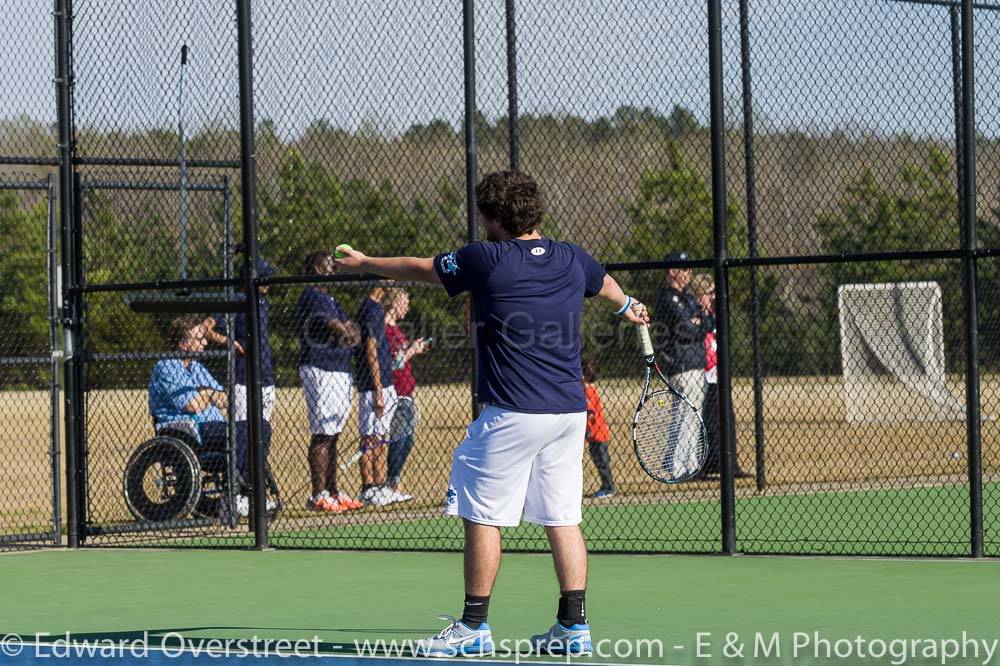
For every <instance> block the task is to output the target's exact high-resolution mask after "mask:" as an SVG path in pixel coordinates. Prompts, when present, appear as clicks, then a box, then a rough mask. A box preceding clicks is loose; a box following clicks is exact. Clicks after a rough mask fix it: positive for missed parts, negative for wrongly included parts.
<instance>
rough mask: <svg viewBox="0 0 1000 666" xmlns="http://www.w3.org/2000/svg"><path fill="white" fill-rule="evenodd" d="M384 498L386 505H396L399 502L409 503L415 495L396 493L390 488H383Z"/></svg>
mask: <svg viewBox="0 0 1000 666" xmlns="http://www.w3.org/2000/svg"><path fill="white" fill-rule="evenodd" d="M380 490H381V491H382V497H384V498H385V500H386V504H396V503H397V502H409V501H410V500H411V499H413V495H410V494H408V493H400V492H396V491H395V490H393V489H392V488H390V487H389V486H381V488H380Z"/></svg>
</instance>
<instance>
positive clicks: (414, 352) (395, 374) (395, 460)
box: [385, 289, 429, 499]
mask: <svg viewBox="0 0 1000 666" xmlns="http://www.w3.org/2000/svg"><path fill="white" fill-rule="evenodd" d="M409 311H410V295H409V294H408V293H406V291H405V290H403V289H389V290H388V292H387V293H386V296H385V334H386V337H387V338H388V339H389V352H390V354H391V355H392V385H393V386H394V387H395V389H396V395H397V397H398V399H399V403H398V404H397V406H396V412H395V413H394V414H393V416H392V424H391V425H390V426H389V462H388V467H389V469H388V481H387V483H388V485H389V487H390V488H392V489H393V490H395V491H396V492H401V491H400V486H401V485H402V481H403V466H404V465H405V464H406V459H407V457H409V455H410V451H411V450H412V449H413V435H414V430H415V427H416V403H415V402H414V401H413V391H414V389H415V388H416V386H417V380H416V378H415V377H414V376H413V370H412V368H411V361H412V359H413V357H414V356H418V355H420V354H423V353H424V352H426V351H427V349H428V346H429V344H428V341H427V340H425V339H424V338H417V339H416V340H414V341H413V342H412V343H410V341H409V340H408V339H407V338H406V334H405V333H403V330H402V329H401V328H400V326H399V322H400V321H401V320H402V319H404V318H405V317H406V315H407V313H408V312H409ZM405 496H406V497H407V498H408V499H412V497H411V496H410V495H405Z"/></svg>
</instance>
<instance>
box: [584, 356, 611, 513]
mask: <svg viewBox="0 0 1000 666" xmlns="http://www.w3.org/2000/svg"><path fill="white" fill-rule="evenodd" d="M595 381H597V365H596V364H595V363H594V362H593V361H592V360H586V361H584V362H583V393H584V395H585V396H586V397H587V448H588V449H589V450H590V459H591V460H593V461H594V465H595V466H596V467H597V473H598V474H600V475H601V487H600V489H598V490H597V492H595V493H591V494H590V495H589V497H594V498H597V499H604V498H605V497H611V496H613V495H614V494H615V492H616V490H617V489H616V488H615V480H614V476H612V474H611V454H609V453H608V441H609V440H610V439H611V430H610V429H609V428H608V422H607V421H606V420H605V419H604V405H602V404H601V396H600V395H598V394H597V386H595V385H594V382H595Z"/></svg>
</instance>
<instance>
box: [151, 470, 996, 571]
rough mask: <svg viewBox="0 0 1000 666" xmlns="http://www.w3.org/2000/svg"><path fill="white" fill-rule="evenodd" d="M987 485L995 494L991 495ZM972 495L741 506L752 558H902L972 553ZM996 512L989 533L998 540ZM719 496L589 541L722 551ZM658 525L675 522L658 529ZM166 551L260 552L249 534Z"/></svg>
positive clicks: (325, 532) (821, 496)
mask: <svg viewBox="0 0 1000 666" xmlns="http://www.w3.org/2000/svg"><path fill="white" fill-rule="evenodd" d="M996 485H997V484H987V488H986V491H987V492H991V486H996ZM968 507H969V494H968V489H967V487H965V486H962V485H945V486H935V487H926V488H906V489H895V490H871V491H856V492H822V493H798V494H787V495H774V496H765V497H752V498H745V499H740V500H738V501H737V511H736V524H737V534H738V538H739V543H740V547H741V548H742V549H743V550H744V551H745V552H753V551H766V552H807V553H808V552H821V553H828V554H841V553H852V552H858V551H863V552H873V553H884V554H893V555H931V554H933V555H959V556H965V555H968V554H969V527H968V511H969V509H968ZM993 515H995V514H989V515H988V516H987V525H986V530H985V531H986V534H987V538H989V535H990V534H991V532H992V530H991V525H990V524H989V519H990V518H991V517H992V516H993ZM719 522H720V517H719V504H718V501H716V500H706V501H695V502H674V503H661V504H617V505H607V506H590V507H587V508H585V509H584V531H585V533H586V535H587V539H588V541H589V543H590V544H591V545H592V546H593V547H595V548H598V549H602V550H623V551H651V552H662V551H675V552H683V551H712V550H719V549H720V539H719V531H720V527H719ZM652 525H669V526H673V529H671V530H670V531H662V530H657V531H652V530H651V529H650V526H652ZM504 535H505V541H506V543H507V546H508V548H519V549H525V550H542V549H545V548H546V546H547V544H546V541H545V535H544V532H543V531H542V530H541V528H539V527H537V526H534V525H528V524H524V525H522V526H521V527H519V528H517V529H510V530H505V532H504ZM271 542H272V543H273V544H274V545H275V546H278V547H280V546H288V547H308V546H310V545H312V546H325V547H329V546H333V547H337V548H344V549H364V548H372V547H379V548H414V549H425V550H434V549H442V548H453V549H460V548H461V547H462V526H461V523H460V522H459V521H457V520H455V519H453V518H445V517H435V518H427V519H422V520H409V521H403V522H385V523H368V524H360V525H342V526H332V527H325V528H323V529H311V530H287V529H286V530H282V529H281V528H280V524H279V525H277V526H275V527H274V528H272V532H271ZM162 544H163V545H173V546H176V545H194V546H199V545H204V546H220V545H225V546H251V545H252V544H253V539H252V536H250V535H248V534H247V533H246V532H239V533H234V534H232V535H226V536H221V537H219V536H212V537H211V538H204V539H193V540H185V541H178V540H176V539H175V540H172V541H164V542H162Z"/></svg>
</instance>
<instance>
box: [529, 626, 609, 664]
mask: <svg viewBox="0 0 1000 666" xmlns="http://www.w3.org/2000/svg"><path fill="white" fill-rule="evenodd" d="M531 647H532V648H533V649H534V651H535V654H537V655H542V654H547V655H549V656H552V657H554V656H557V655H566V654H568V655H572V656H579V655H584V654H592V653H593V651H594V649H593V647H592V646H591V641H590V625H589V624H574V625H573V626H572V627H564V626H562V625H561V624H559V623H558V622H556V623H555V624H553V625H552V626H551V627H550V628H549V630H548V631H547V632H545V633H544V634H538V635H536V636H532V637H531Z"/></svg>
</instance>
